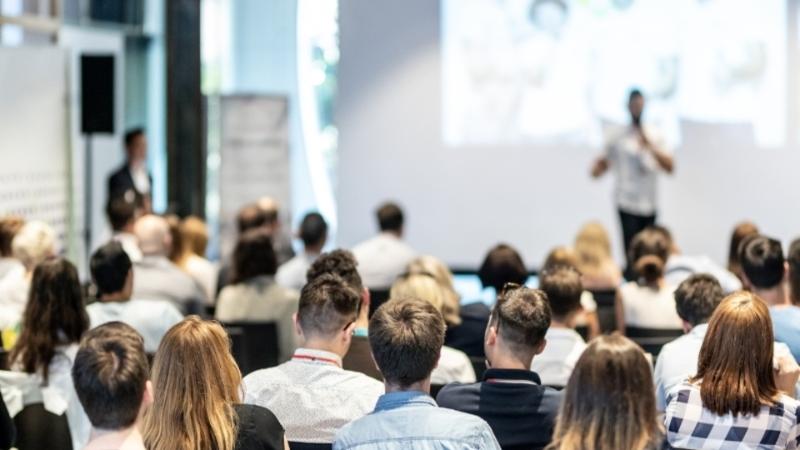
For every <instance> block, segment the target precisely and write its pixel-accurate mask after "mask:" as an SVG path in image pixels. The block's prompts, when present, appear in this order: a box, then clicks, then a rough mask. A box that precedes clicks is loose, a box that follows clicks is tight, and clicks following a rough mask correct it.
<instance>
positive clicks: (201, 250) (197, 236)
mask: <svg viewBox="0 0 800 450" xmlns="http://www.w3.org/2000/svg"><path fill="white" fill-rule="evenodd" d="M180 232H181V240H182V241H183V246H184V249H185V251H186V252H187V253H190V254H195V255H197V256H205V254H206V247H207V246H208V227H207V226H206V223H205V222H203V219H201V218H199V217H197V216H189V217H187V218H185V219H183V220H182V221H181V225H180Z"/></svg>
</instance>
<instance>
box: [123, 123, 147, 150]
mask: <svg viewBox="0 0 800 450" xmlns="http://www.w3.org/2000/svg"><path fill="white" fill-rule="evenodd" d="M139 136H144V128H142V127H135V128H131V129H129V130H128V131H126V132H125V137H124V142H125V148H128V147H130V146H131V144H133V141H134V140H135V139H136V138H137V137H139Z"/></svg>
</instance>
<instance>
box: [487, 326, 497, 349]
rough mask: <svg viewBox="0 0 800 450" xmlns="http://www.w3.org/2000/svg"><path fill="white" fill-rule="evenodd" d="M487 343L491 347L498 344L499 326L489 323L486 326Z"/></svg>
mask: <svg viewBox="0 0 800 450" xmlns="http://www.w3.org/2000/svg"><path fill="white" fill-rule="evenodd" d="M486 345H487V346H489V347H494V346H496V345H497V327H496V326H493V325H489V327H487V328H486Z"/></svg>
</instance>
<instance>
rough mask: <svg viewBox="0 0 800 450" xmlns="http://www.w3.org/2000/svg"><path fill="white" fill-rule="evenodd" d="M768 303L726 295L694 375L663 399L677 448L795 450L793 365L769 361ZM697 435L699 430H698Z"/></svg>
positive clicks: (752, 297)
mask: <svg viewBox="0 0 800 450" xmlns="http://www.w3.org/2000/svg"><path fill="white" fill-rule="evenodd" d="M773 347H774V335H773V333H772V321H771V320H770V315H769V309H768V308H767V305H766V303H764V301H762V300H761V299H760V298H758V297H757V296H755V295H754V294H752V293H750V292H737V293H735V294H732V295H730V296H728V297H726V298H725V299H724V300H723V301H722V303H721V304H720V305H719V306H718V307H717V309H716V310H715V311H714V314H713V315H712V316H711V320H710V321H709V323H708V330H707V331H706V335H705V338H704V339H703V345H702V347H701V348H700V356H699V359H698V361H697V375H695V376H694V377H691V378H689V380H687V381H685V382H684V383H683V384H681V385H679V386H678V387H676V388H675V389H673V390H672V391H671V393H670V394H668V395H667V410H666V415H665V418H664V421H665V424H666V426H667V430H668V432H667V440H668V441H669V444H670V445H672V446H673V447H676V448H684V449H701V448H703V449H704V448H739V449H756V448H757V449H759V450H771V449H776V450H777V449H795V448H797V440H798V438H800V429H798V420H799V419H800V418H799V417H798V416H797V412H798V411H800V402H798V401H797V400H795V399H794V398H792V397H790V396H789V395H786V394H785V393H791V394H794V390H795V383H796V382H797V378H798V367H797V364H796V363H795V362H794V361H792V360H790V359H788V358H786V357H782V358H778V361H775V360H774V350H773ZM698 430H700V431H699V432H698Z"/></svg>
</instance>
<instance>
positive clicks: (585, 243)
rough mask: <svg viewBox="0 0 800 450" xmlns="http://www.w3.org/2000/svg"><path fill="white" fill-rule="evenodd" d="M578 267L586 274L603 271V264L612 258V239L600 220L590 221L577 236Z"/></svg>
mask: <svg viewBox="0 0 800 450" xmlns="http://www.w3.org/2000/svg"><path fill="white" fill-rule="evenodd" d="M575 255H576V257H577V263H578V265H577V268H578V270H580V271H581V272H582V273H585V274H596V273H600V272H602V269H603V265H604V264H606V263H608V261H610V260H611V240H610V239H609V237H608V231H606V229H605V227H604V226H603V225H602V224H601V223H600V222H589V223H587V224H585V225H583V227H581V229H580V230H579V231H578V235H577V236H575Z"/></svg>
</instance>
